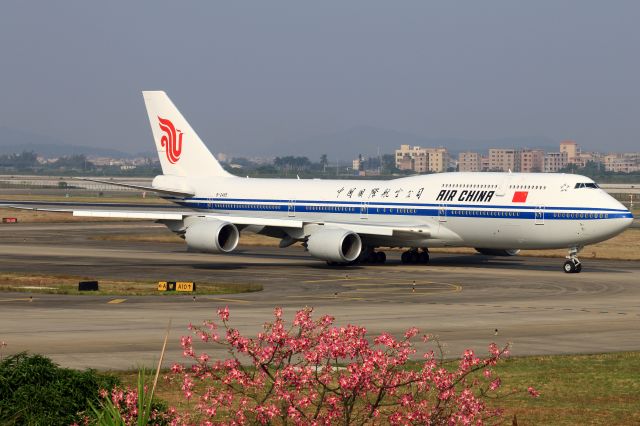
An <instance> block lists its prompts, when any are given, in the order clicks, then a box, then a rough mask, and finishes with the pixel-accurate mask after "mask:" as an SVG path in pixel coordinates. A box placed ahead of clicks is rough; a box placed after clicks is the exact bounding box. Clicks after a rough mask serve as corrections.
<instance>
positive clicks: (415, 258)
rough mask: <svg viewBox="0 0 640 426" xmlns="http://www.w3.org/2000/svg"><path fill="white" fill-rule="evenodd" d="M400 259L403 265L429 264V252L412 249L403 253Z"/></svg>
mask: <svg viewBox="0 0 640 426" xmlns="http://www.w3.org/2000/svg"><path fill="white" fill-rule="evenodd" d="M400 259H401V260H402V263H429V250H428V249H426V248H423V249H422V250H419V249H417V248H412V249H411V250H407V251H405V252H403V253H402V256H401V257H400Z"/></svg>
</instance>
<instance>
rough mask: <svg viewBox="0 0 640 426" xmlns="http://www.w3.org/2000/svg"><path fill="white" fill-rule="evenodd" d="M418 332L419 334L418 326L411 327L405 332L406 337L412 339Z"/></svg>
mask: <svg viewBox="0 0 640 426" xmlns="http://www.w3.org/2000/svg"><path fill="white" fill-rule="evenodd" d="M416 334H418V329H417V328H416V327H411V328H410V329H408V330H407V331H406V332H405V333H404V337H405V338H407V339H411V338H412V337H414V336H415V335H416Z"/></svg>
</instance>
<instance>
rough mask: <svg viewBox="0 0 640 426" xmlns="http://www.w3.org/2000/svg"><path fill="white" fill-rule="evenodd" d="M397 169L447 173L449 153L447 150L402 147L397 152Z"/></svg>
mask: <svg viewBox="0 0 640 426" xmlns="http://www.w3.org/2000/svg"><path fill="white" fill-rule="evenodd" d="M395 158H396V167H397V168H398V169H400V170H413V171H415V172H417V173H426V172H432V173H441V172H446V171H447V167H448V165H449V152H448V151H447V149H446V148H421V147H419V146H410V145H401V146H400V149H397V150H396V153H395Z"/></svg>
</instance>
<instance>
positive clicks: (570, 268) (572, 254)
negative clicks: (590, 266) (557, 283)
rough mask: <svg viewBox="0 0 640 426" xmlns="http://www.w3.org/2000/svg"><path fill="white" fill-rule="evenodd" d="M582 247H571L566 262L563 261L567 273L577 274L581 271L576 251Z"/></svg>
mask: <svg viewBox="0 0 640 426" xmlns="http://www.w3.org/2000/svg"><path fill="white" fill-rule="evenodd" d="M581 248H582V247H571V248H570V249H569V255H568V256H567V260H566V262H564V266H563V269H564V272H566V273H567V274H577V273H579V272H580V271H582V263H580V259H578V252H579V251H580V249H581Z"/></svg>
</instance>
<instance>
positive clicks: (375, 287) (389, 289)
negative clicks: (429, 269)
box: [343, 280, 462, 296]
mask: <svg viewBox="0 0 640 426" xmlns="http://www.w3.org/2000/svg"><path fill="white" fill-rule="evenodd" d="M343 286H344V287H349V288H350V290H348V292H349V293H350V294H375V293H377V294H385V293H386V294H389V295H393V296H402V295H403V294H402V293H405V294H406V296H411V295H416V294H417V295H425V294H437V293H460V292H461V291H462V286H461V285H459V284H453V283H443V282H436V281H421V282H416V281H415V280H402V281H395V282H394V281H391V282H389V281H380V282H379V283H375V282H373V283H349V284H343Z"/></svg>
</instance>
